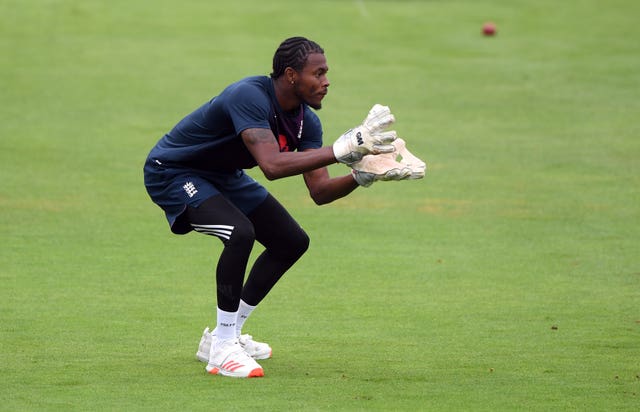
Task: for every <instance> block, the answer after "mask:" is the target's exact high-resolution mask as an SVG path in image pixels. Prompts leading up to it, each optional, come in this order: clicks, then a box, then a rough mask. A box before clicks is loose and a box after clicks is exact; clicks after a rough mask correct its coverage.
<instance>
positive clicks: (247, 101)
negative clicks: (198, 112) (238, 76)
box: [226, 83, 270, 135]
mask: <svg viewBox="0 0 640 412" xmlns="http://www.w3.org/2000/svg"><path fill="white" fill-rule="evenodd" d="M227 98H228V100H227V104H226V109H227V112H228V115H229V117H230V118H231V121H232V122H233V127H234V129H235V132H236V134H237V135H240V133H241V132H242V131H243V130H246V129H251V128H258V129H270V126H269V112H270V105H269V98H268V97H267V95H266V93H264V91H263V90H261V89H260V88H259V87H257V86H255V85H252V84H248V83H240V84H238V85H237V86H236V87H235V88H234V89H233V90H230V91H229V95H228V96H227Z"/></svg>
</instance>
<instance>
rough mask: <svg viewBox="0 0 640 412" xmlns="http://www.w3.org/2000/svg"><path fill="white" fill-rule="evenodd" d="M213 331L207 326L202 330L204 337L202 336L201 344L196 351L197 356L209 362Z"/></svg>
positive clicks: (201, 360)
mask: <svg viewBox="0 0 640 412" xmlns="http://www.w3.org/2000/svg"><path fill="white" fill-rule="evenodd" d="M212 340H213V339H212V338H211V333H210V331H209V327H208V326H207V327H206V328H204V330H203V331H202V337H201V338H200V345H198V351H197V352H196V358H198V360H199V361H200V362H209V351H210V350H211V341H212Z"/></svg>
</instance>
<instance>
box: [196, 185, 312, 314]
mask: <svg viewBox="0 0 640 412" xmlns="http://www.w3.org/2000/svg"><path fill="white" fill-rule="evenodd" d="M186 215H187V219H188V220H189V222H190V223H191V225H192V227H193V228H194V230H196V231H198V232H201V233H206V234H209V235H214V236H217V237H218V238H219V239H220V240H222V243H223V244H224V249H223V250H222V253H221V255H220V259H219V260H218V265H217V268H216V283H217V298H218V307H219V308H220V309H222V310H224V311H227V312H235V311H236V310H238V305H239V304H240V298H242V300H244V301H245V302H246V303H248V304H249V305H252V306H255V305H257V304H258V303H260V301H261V300H262V299H263V298H264V297H265V296H266V295H267V294H268V293H269V291H270V290H271V288H273V286H274V285H275V284H276V283H277V282H278V280H279V279H280V278H281V277H282V275H283V274H284V273H285V272H286V271H287V270H288V269H289V268H290V267H291V266H292V265H293V264H294V263H295V262H296V261H297V260H298V259H299V258H300V257H301V256H302V255H303V254H304V252H305V251H306V250H307V249H308V247H309V236H307V234H306V233H305V232H304V230H302V228H301V227H300V225H298V223H297V222H296V221H295V220H294V219H293V218H292V217H291V215H290V214H289V213H288V212H287V211H286V209H285V208H284V207H283V206H282V205H281V204H280V203H279V202H278V201H277V200H276V199H275V198H274V197H273V196H271V195H268V196H267V198H266V199H265V201H264V202H263V203H262V204H260V206H258V207H257V208H256V209H255V210H254V211H253V212H251V213H250V214H248V215H246V216H245V215H244V214H243V213H242V212H241V211H240V210H239V209H238V208H237V207H235V206H234V205H233V204H232V203H231V202H229V201H228V200H227V199H225V198H224V197H223V196H221V195H217V196H214V197H211V198H209V199H207V200H205V201H204V202H202V204H201V205H200V206H199V207H197V208H194V207H188V208H187V212H186ZM255 240H257V241H258V242H260V243H261V244H262V245H263V246H264V247H265V251H264V252H263V253H262V254H261V255H260V256H259V257H258V259H256V262H255V263H254V265H253V267H252V268H251V271H250V272H249V277H248V278H247V282H246V283H245V284H244V287H243V282H244V275H245V272H246V269H247V262H248V260H249V256H250V254H251V249H252V248H253V243H254V241H255Z"/></svg>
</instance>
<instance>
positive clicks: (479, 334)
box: [0, 0, 640, 411]
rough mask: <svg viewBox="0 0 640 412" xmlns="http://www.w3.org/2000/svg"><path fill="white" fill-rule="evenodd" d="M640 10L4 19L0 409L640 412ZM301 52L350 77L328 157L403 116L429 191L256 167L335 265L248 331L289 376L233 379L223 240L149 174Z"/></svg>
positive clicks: (0, 21)
mask: <svg viewBox="0 0 640 412" xmlns="http://www.w3.org/2000/svg"><path fill="white" fill-rule="evenodd" d="M639 13H640V3H638V4H637V3H636V2H631V1H624V0H614V1H610V2H607V3H606V4H604V3H602V2H598V1H595V0H570V1H564V2H553V1H549V0H538V1H525V0H519V1H504V0H503V1H499V0H495V1H448V2H445V1H370V0H362V1H319V2H309V3H306V2H305V3H302V2H294V1H272V2H262V1H257V0H256V1H244V2H234V3H233V4H227V3H226V2H224V3H223V2H209V1H186V2H172V1H155V2H152V1H133V2H131V1H121V0H116V1H112V2H100V1H95V0H94V1H92V0H87V1H83V2H74V1H64V0H58V1H56V0H48V1H46V0H41V1H37V0H31V1H17V0H3V1H2V2H0V55H1V56H2V58H1V59H0V78H1V79H2V80H1V81H0V84H1V85H2V92H1V93H0V107H1V108H2V109H1V110H0V176H1V177H2V180H1V181H2V183H1V184H0V208H1V210H2V213H0V282H1V283H0V284H1V285H2V286H1V287H0V320H1V322H0V376H1V381H0V382H1V384H0V405H1V406H0V409H2V410H179V409H182V410H205V409H212V408H213V409H217V410H246V409H260V410H266V411H272V410H273V411H278V410H407V411H409V410H411V411H413V410H434V411H444V410H451V411H461V410H474V411H477V410H486V411H496V410H505V411H509V410H539V411H548V410H595V411H605V410H606V411H608V410H636V409H637V407H638V405H639V404H640V403H639V402H640V399H639V398H640V309H639V303H640V266H639V264H638V256H640V161H639V159H640V141H639V140H638V136H639V135H640V126H639V123H638V121H637V118H638V115H639V114H640V102H639V100H638V90H640V26H638V24H637V16H638V15H639ZM488 20H493V21H495V22H496V23H497V26H498V35H497V36H495V37H493V38H486V37H483V36H482V35H481V33H480V30H481V26H482V24H483V23H484V22H485V21H488ZM298 34H302V35H306V36H308V37H310V38H312V39H314V40H316V41H318V42H319V43H320V44H321V45H322V46H323V47H324V48H325V50H326V55H327V58H328V62H329V65H330V68H331V70H330V72H329V75H330V76H329V77H330V80H331V82H332V85H331V88H330V94H329V95H328V97H327V98H326V99H325V102H324V103H325V107H324V108H323V109H322V110H321V111H320V112H319V115H320V117H321V119H322V120H323V125H324V129H325V139H326V143H327V144H330V143H331V142H333V140H334V138H335V137H337V136H338V135H339V134H340V133H342V132H343V131H344V130H345V129H347V128H349V127H351V126H353V125H355V124H356V123H357V122H359V121H360V120H362V118H363V117H364V115H365V114H366V111H367V110H368V109H369V108H370V106H371V105H372V104H373V103H376V102H379V103H384V104H388V105H390V106H391V108H392V109H393V111H394V113H395V114H396V117H397V119H398V122H397V127H396V129H397V130H398V132H399V134H400V135H401V136H403V137H404V138H405V139H406V140H407V141H408V143H409V148H410V149H411V150H412V151H413V152H414V153H415V154H417V155H418V156H420V157H422V158H424V159H425V160H426V161H427V163H428V165H429V171H428V174H427V177H426V178H425V179H424V180H423V181H412V182H400V183H377V184H375V185H374V186H373V187H372V188H370V189H360V190H358V191H356V192H355V193H354V194H353V195H351V196H350V197H348V198H346V199H343V200H340V201H338V202H335V203H334V204H332V205H329V206H323V207H317V206H314V205H313V203H312V202H311V200H310V199H309V198H308V195H307V193H306V189H305V188H304V185H303V183H302V179H301V178H299V177H295V178H289V179H284V180H281V181H275V182H266V181H265V179H264V178H263V177H262V176H261V175H260V174H259V172H258V171H257V170H254V171H251V173H252V174H253V175H254V176H256V178H258V179H259V180H261V181H263V182H265V184H266V185H267V186H268V187H269V188H270V189H271V190H272V193H273V194H274V195H275V196H276V197H278V198H279V199H280V200H281V201H282V203H284V204H285V205H286V206H287V207H288V208H289V209H290V210H291V212H292V213H293V215H294V216H295V217H296V218H297V219H298V221H299V222H300V223H301V224H302V226H303V227H304V228H305V229H306V230H307V232H308V233H309V234H310V236H311V239H312V240H311V249H310V250H309V252H308V253H307V255H306V256H305V257H304V258H303V259H302V260H301V261H300V262H299V263H298V264H297V265H296V266H295V267H294V268H293V269H292V270H291V271H290V272H289V273H287V275H285V277H284V278H283V280H282V281H281V282H280V283H279V284H278V286H277V287H276V288H275V289H274V291H273V292H272V293H271V294H270V295H269V297H268V298H267V300H265V302H264V304H263V305H261V307H260V309H259V310H258V311H256V312H255V314H254V316H253V317H252V318H251V320H250V321H249V323H248V324H247V328H248V329H247V331H248V332H250V333H252V334H253V335H254V336H256V337H257V338H259V339H263V340H267V341H268V342H269V343H270V344H271V345H272V347H273V348H274V358H273V359H270V360H267V361H263V362H262V365H263V366H264V368H265V373H266V377H265V378H264V379H256V380H232V379H225V378H220V377H212V376H207V375H206V374H205V373H204V370H203V365H202V364H200V363H198V362H196V361H195V358H194V353H195V350H196V346H197V343H198V340H199V337H200V333H201V330H202V328H203V327H204V326H205V325H207V324H209V323H211V322H212V319H213V315H214V310H215V301H214V284H213V282H214V280H213V267H214V265H215V261H216V258H217V256H218V253H219V252H220V245H219V244H218V243H217V242H215V241H213V240H212V239H206V238H204V237H202V236H199V235H195V234H194V235H188V236H185V237H178V236H174V235H171V234H170V233H169V231H168V229H167V226H166V223H165V221H164V218H163V215H162V212H161V211H160V209H158V208H157V207H156V206H154V205H153V204H152V203H151V202H150V201H149V199H148V198H147V195H146V193H145V191H144V188H143V185H142V175H141V168H142V163H143V161H144V158H145V156H146V154H147V152H148V151H149V149H150V148H151V146H152V145H153V144H154V143H155V141H156V140H157V139H158V138H159V137H160V136H161V135H162V134H163V133H164V132H166V131H167V130H168V129H169V128H170V127H172V126H173V124H174V123H175V122H176V121H178V120H179V119H180V118H181V117H182V116H183V115H185V114H186V113H188V112H189V111H190V110H192V109H193V108H195V107H196V106H197V105H199V104H200V103H201V102H203V101H205V100H206V99H209V98H210V97H211V96H213V95H215V94H216V93H217V92H218V91H219V90H220V88H221V87H222V86H224V85H226V84H227V83H228V82H231V81H234V80H236V79H238V78H240V77H242V76H246V75H252V74H267V73H268V72H269V71H270V62H271V57H272V54H273V52H274V50H275V48H276V47H277V44H278V43H279V42H280V41H281V40H283V39H284V38H285V37H288V36H291V35H298ZM345 172H346V169H345V168H344V167H343V166H338V165H336V166H332V167H331V173H332V174H334V175H337V174H340V173H345ZM256 251H259V247H256Z"/></svg>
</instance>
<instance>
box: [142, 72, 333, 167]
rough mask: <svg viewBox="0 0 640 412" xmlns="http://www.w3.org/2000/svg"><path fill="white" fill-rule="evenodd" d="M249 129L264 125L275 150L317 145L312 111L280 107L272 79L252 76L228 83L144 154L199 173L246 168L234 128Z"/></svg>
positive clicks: (247, 157) (249, 159)
mask: <svg viewBox="0 0 640 412" xmlns="http://www.w3.org/2000/svg"><path fill="white" fill-rule="evenodd" d="M250 128H260V129H270V130H271V131H272V132H273V134H274V137H275V138H276V139H277V141H278V144H279V146H280V151H294V150H298V151H302V150H307V149H316V148H320V147H322V125H321V123H320V119H319V118H318V116H317V115H316V114H315V113H314V112H313V111H312V110H311V109H310V108H309V107H308V106H307V105H306V104H301V105H300V107H299V108H298V109H297V110H294V111H293V112H283V111H282V110H281V109H280V106H279V104H278V102H277V100H276V98H275V90H274V88H273V83H272V80H271V79H270V78H269V77H267V76H254V77H248V78H245V79H242V80H240V81H238V82H236V83H233V84H231V85H230V86H228V87H227V88H226V89H224V90H223V91H222V93H220V94H219V95H218V96H216V97H214V98H212V99H211V100H210V101H208V102H206V103H205V104H203V105H202V106H200V107H199V108H198V109H196V110H195V111H193V112H192V113H190V114H189V115H187V116H186V117H185V118H184V119H182V120H181V121H180V122H179V123H178V124H177V125H176V126H175V127H174V128H173V129H172V130H171V131H170V132H169V133H167V134H166V135H164V136H163V137H162V138H161V139H160V140H159V141H158V143H157V144H156V145H155V146H154V148H153V149H152V150H151V152H150V153H149V158H150V159H153V161H157V162H160V163H162V164H164V165H166V166H168V167H172V168H179V169H187V170H196V171H198V170H200V171H205V172H207V171H212V172H224V171H233V170H238V169H249V168H252V167H254V166H256V165H257V162H256V161H255V159H254V158H253V156H252V155H251V153H250V152H249V150H248V149H247V148H246V146H245V145H244V142H243V141H242V138H241V137H240V133H241V132H242V131H244V130H246V129H250Z"/></svg>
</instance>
